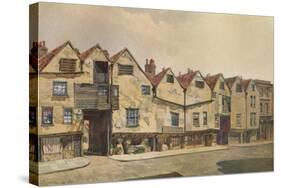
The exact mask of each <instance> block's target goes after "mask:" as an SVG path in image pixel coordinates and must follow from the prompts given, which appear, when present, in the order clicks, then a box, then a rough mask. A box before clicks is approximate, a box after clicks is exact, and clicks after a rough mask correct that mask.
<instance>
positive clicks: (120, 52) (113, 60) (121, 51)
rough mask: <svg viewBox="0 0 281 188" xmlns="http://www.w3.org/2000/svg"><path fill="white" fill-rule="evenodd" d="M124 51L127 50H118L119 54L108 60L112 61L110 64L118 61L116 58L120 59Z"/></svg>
mask: <svg viewBox="0 0 281 188" xmlns="http://www.w3.org/2000/svg"><path fill="white" fill-rule="evenodd" d="M126 50H127V48H123V49H122V50H120V51H119V52H117V53H116V54H114V55H113V56H111V57H110V60H111V61H112V63H115V62H116V61H117V60H118V58H119V57H120V55H122V54H123V53H124V52H125V51H126Z"/></svg>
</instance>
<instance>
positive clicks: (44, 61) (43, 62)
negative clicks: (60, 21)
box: [38, 41, 80, 72]
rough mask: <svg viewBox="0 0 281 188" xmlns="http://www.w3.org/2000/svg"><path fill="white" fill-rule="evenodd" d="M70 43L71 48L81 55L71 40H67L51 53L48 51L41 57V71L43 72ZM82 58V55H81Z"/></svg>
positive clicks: (39, 62)
mask: <svg viewBox="0 0 281 188" xmlns="http://www.w3.org/2000/svg"><path fill="white" fill-rule="evenodd" d="M68 44H69V45H70V46H71V48H72V49H73V50H74V52H75V53H76V55H77V56H78V57H79V54H78V52H77V51H76V50H75V49H74V48H73V46H72V44H71V42H70V41H66V42H65V43H63V44H62V45H60V46H58V47H57V48H55V49H53V50H52V51H50V52H49V53H47V54H46V55H45V56H43V57H41V58H40V59H39V61H38V64H39V66H38V67H39V71H40V72H41V71H42V70H43V69H44V68H45V67H46V66H47V65H48V64H49V63H50V62H51V60H52V59H53V58H54V57H55V56H56V55H57V54H58V53H59V52H60V51H61V50H62V49H63V48H64V47H65V46H67V45H68ZM79 58H80V57H79Z"/></svg>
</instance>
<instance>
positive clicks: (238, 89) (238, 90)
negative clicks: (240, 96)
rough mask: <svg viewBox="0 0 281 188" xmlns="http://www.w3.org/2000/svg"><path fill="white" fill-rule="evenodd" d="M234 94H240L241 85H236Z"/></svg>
mask: <svg viewBox="0 0 281 188" xmlns="http://www.w3.org/2000/svg"><path fill="white" fill-rule="evenodd" d="M236 92H237V93H241V92H242V85H241V84H236Z"/></svg>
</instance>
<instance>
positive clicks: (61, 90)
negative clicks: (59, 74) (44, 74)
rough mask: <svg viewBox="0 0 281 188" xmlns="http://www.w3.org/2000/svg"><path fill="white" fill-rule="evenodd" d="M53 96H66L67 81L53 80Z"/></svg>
mask: <svg viewBox="0 0 281 188" xmlns="http://www.w3.org/2000/svg"><path fill="white" fill-rule="evenodd" d="M53 95H54V96H67V82H61V81H54V82H53Z"/></svg>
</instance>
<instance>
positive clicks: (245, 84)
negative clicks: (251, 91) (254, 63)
mask: <svg viewBox="0 0 281 188" xmlns="http://www.w3.org/2000/svg"><path fill="white" fill-rule="evenodd" d="M251 81H252V80H251V79H248V80H242V86H243V89H244V90H245V91H246V90H247V89H248V87H249V85H250V83H251Z"/></svg>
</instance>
